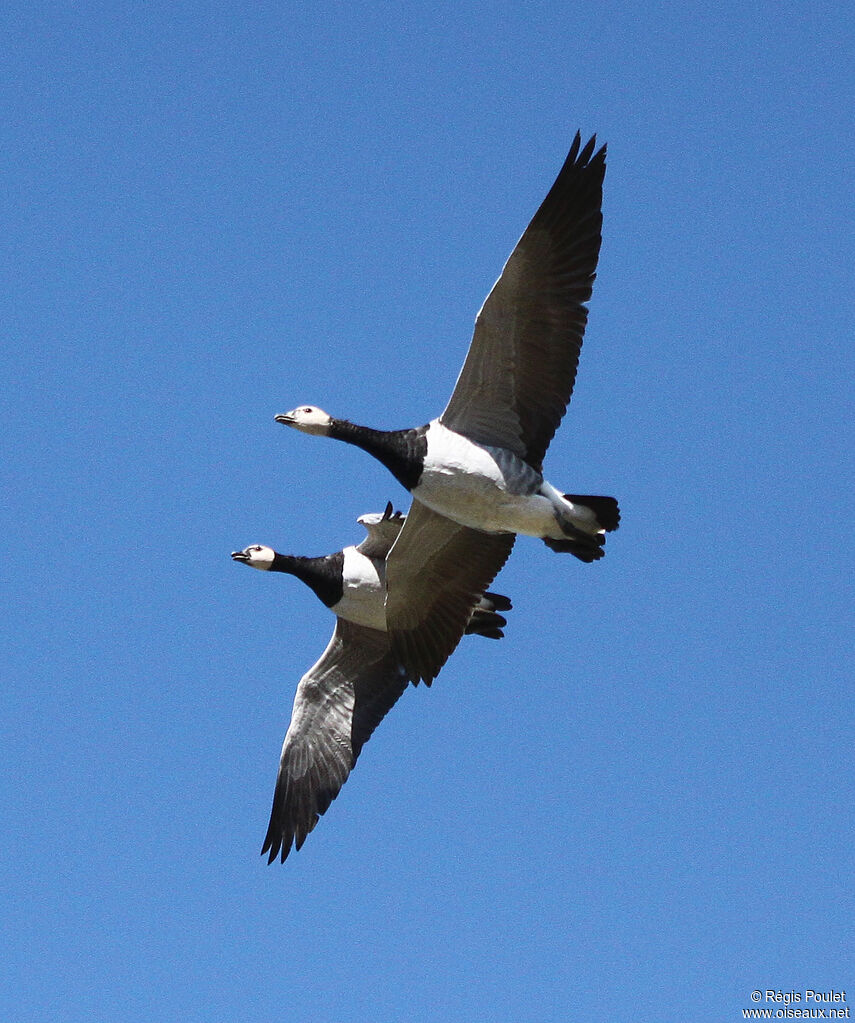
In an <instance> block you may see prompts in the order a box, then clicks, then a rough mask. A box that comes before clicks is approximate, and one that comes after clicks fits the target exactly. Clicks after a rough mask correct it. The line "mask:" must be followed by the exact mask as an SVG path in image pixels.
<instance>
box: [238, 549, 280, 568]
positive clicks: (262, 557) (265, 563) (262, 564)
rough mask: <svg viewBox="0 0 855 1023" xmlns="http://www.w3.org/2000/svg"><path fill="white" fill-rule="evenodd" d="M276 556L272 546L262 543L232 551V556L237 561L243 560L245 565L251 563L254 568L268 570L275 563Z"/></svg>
mask: <svg viewBox="0 0 855 1023" xmlns="http://www.w3.org/2000/svg"><path fill="white" fill-rule="evenodd" d="M275 556H276V553H275V551H274V550H273V548H272V547H264V546H262V545H261V544H253V546H252V547H244V549H243V550H242V551H232V558H233V559H234V560H235V561H242V562H243V563H244V565H251V566H252V567H253V568H258V569H261V571H263V572H267V571H268V570H269V569H270V566H271V565H272V564H273V559H274V557H275Z"/></svg>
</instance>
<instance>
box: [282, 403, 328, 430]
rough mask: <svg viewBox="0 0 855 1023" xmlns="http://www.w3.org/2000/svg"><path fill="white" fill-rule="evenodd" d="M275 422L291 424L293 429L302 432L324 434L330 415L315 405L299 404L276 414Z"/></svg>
mask: <svg viewBox="0 0 855 1023" xmlns="http://www.w3.org/2000/svg"><path fill="white" fill-rule="evenodd" d="M276 422H277V423H284V424H285V425H286V426H293V427H294V429H295V430H302V432H303V433H316V434H326V433H329V429H330V423H331V422H332V417H331V416H328V415H327V413H326V412H324V410H323V409H322V408H318V407H317V406H316V405H300V406H299V407H298V408H295V409H291V411H290V412H285V413H284V414H280V415H278V416H276Z"/></svg>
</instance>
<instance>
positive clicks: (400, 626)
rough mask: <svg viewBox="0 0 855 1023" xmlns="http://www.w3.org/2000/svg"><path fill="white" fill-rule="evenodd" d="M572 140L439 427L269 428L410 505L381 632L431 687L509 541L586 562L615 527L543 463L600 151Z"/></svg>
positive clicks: (289, 421)
mask: <svg viewBox="0 0 855 1023" xmlns="http://www.w3.org/2000/svg"><path fill="white" fill-rule="evenodd" d="M595 145H596V137H594V138H592V139H591V140H590V141H589V142H588V143H587V145H586V146H585V147H584V148H581V140H580V136H579V134H578V133H577V134H576V137H575V139H574V141H573V145H572V147H571V149H570V152H569V154H568V156H567V159H566V160H565V162H564V165H563V167H562V168H561V171H560V173H559V174H558V177H557V179H556V181H555V183H554V184H553V186H552V188H551V189H550V191H549V193H548V194H547V196H546V198H545V199H544V201H543V203H542V204H541V206H540V208H539V209H538V211H537V213H535V215H534V217H533V219H532V221H531V223H530V224H529V225H528V227H527V228H526V230H525V232H524V233H523V235H522V237H521V238H520V240H519V242H517V245H516V247H515V248H514V250H513V252H512V253H511V255H510V258H509V259H508V261H507V263H506V264H505V267H504V269H503V270H502V273H501V275H500V277H499V279H498V280H497V281H496V283H495V284H494V285H493V288H492V290H491V291H490V294H489V295H488V296H487V299H486V301H485V302H484V304H483V306H482V307H481V310H480V312H479V313H478V316H477V318H476V321H475V332H474V335H473V338H472V342H471V345H470V348H469V352H468V354H467V356H466V359H465V361H464V364H463V368H462V370H461V372H460V376H459V377H458V379H457V383H456V385H455V388H454V391H453V392H452V395H451V399H450V401H449V403H448V405H447V406H446V408H445V411H444V412H443V413H442V414H441V415H440V416H439V418H437V419H434V420H432V421H431V422H430V423H428V424H427V425H426V426H420V427H418V428H416V429H409V430H391V431H381V430H372V429H369V428H368V427H364V426H357V425H355V424H353V423H350V422H348V421H347V420H343V419H334V418H332V417H331V416H329V415H328V414H327V413H326V412H324V411H323V410H322V409H319V408H317V407H315V406H312V405H305V406H301V407H298V408H295V409H293V410H292V411H291V412H287V413H285V414H284V415H278V416H276V420H277V421H278V422H280V423H284V424H286V425H287V426H291V427H294V429H297V430H301V431H302V432H304V433H309V434H319V435H323V436H327V437H332V438H334V439H336V440H343V441H346V442H347V443H349V444H354V445H356V446H357V447H361V448H363V449H364V450H366V451H368V452H369V453H370V454H372V455H374V457H375V458H377V459H379V461H380V462H382V463H383V464H384V465H385V466H386V467H387V468H388V469H389V470H390V471H391V472H392V474H393V475H394V476H395V477H396V479H398V481H399V482H400V483H402V484H403V485H404V486H405V487H406V488H407V489H408V490H409V491H410V493H411V494H412V497H413V504H412V508H411V509H410V512H409V514H408V516H407V523H406V526H405V527H404V529H403V530H402V531H401V534H400V536H399V538H398V540H397V541H396V542H395V545H394V547H393V549H392V551H391V553H390V555H389V558H388V563H387V567H386V577H387V597H386V623H387V627H388V630H389V633H390V637H391V641H392V646H393V649H394V650H395V651H396V653H397V654H398V656H399V657H400V659H401V661H402V662H403V663H404V664H405V665H406V668H407V671H408V672H409V673H410V674H411V675H413V676H415V677H421V678H423V679H425V680H426V681H427V680H430V679H431V678H433V677H435V676H436V674H437V672H438V671H439V669H440V668H441V667H442V665H443V664H444V662H445V660H446V659H447V657H448V656H449V655H450V653H451V652H452V650H453V649H454V647H455V646H456V645H457V643H458V642H459V640H460V637H461V635H462V634H463V630H464V628H465V626H466V623H467V621H468V619H469V614H470V611H471V609H472V607H473V605H474V604H475V602H476V600H477V599H478V595H479V594H481V593H483V592H484V590H485V589H486V588H487V586H488V585H489V584H490V582H491V581H492V580H493V578H494V577H495V575H496V573H497V572H498V571H499V569H500V568H501V567H502V565H503V564H504V563H505V561H506V560H507V558H508V556H509V554H510V552H511V548H512V547H513V544H514V540H515V537H516V534H517V533H523V534H526V535H528V536H535V537H540V538H541V539H542V540H543V541H544V543H546V544H547V546H549V547H550V548H552V550H554V551H561V552H568V553H570V554H573V555H575V556H576V557H577V558H579V559H581V560H582V561H586V562H591V561H595V560H597V559H598V558H600V557H602V555H603V544H604V542H605V534H606V533H607V532H610V531H611V530H614V529H617V527H618V523H619V520H620V512H619V509H618V504H617V501H616V500H615V499H614V498H613V497H600V496H589V495H580V494H565V493H563V492H562V491H560V490H558V489H556V488H555V487H554V486H552V485H551V484H550V483H548V482H547V481H546V480H545V479H544V477H543V473H542V467H543V457H544V455H545V453H546V449H547V447H548V446H549V443H550V441H551V440H552V437H553V435H554V434H555V431H556V429H557V428H558V425H559V423H560V422H561V419H562V417H563V416H564V412H565V409H566V406H567V403H568V401H569V400H570V395H571V393H572V391H573V384H574V381H575V378H576V367H577V364H578V360H579V351H580V348H581V345H582V336H583V334H584V331H585V325H586V322H587V317H588V310H587V308H586V306H585V305H584V303H585V302H586V301H587V300H588V299H589V298H590V296H591V288H592V284H593V281H594V278H595V276H596V274H595V271H596V267H597V259H598V257H599V251H600V239H601V228H602V219H603V218H602V212H601V206H602V191H603V178H604V175H605V166H606V164H605V156H606V147H605V146H603V147H602V148H600V149H599V150H598V151H596V152H595Z"/></svg>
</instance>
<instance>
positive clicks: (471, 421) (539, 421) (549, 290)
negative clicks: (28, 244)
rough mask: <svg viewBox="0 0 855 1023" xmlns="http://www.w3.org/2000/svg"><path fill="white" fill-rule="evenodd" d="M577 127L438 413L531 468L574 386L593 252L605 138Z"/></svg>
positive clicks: (489, 299)
mask: <svg viewBox="0 0 855 1023" xmlns="http://www.w3.org/2000/svg"><path fill="white" fill-rule="evenodd" d="M595 144H596V136H595V137H594V138H592V139H591V140H590V142H588V144H587V145H586V146H585V147H584V149H582V150H581V152H580V137H579V134H578V133H577V135H576V138H575V139H574V141H573V146H572V147H571V149H570V153H569V155H568V156H567V159H566V161H565V162H564V166H563V167H562V168H561V171H560V173H559V175H558V177H557V178H556V180H555V183H554V184H553V186H552V188H551V189H550V191H549V194H548V195H547V196H546V198H545V199H544V200H543V203H542V204H541V206H540V209H539V210H538V211H537V213H535V215H534V217H533V219H532V221H531V223H530V224H529V225H528V227H527V228H526V229H525V231H524V232H523V235H522V237H521V238H520V240H519V241H518V242H517V245H516V248H515V249H514V251H513V252H512V253H511V255H510V258H509V259H508V261H507V263H506V264H505V267H504V269H503V270H502V273H501V276H500V277H499V279H498V280H497V281H496V283H495V284H494V285H493V288H492V290H491V291H490V294H489V295H488V296H487V298H486V300H485V302H484V305H483V306H482V307H481V311H480V312H479V313H478V316H477V318H476V321H475V333H474V335H473V338H472V344H471V345H470V348H469V353H468V355H467V356H466V360H465V362H464V364H463V369H462V370H461V372H460V376H459V377H458V379H457V384H456V385H455V387H454V391H453V393H452V395H451V400H450V401H449V403H448V406H447V408H446V409H445V411H444V412H443V413H442V416H441V417H440V421H441V422H442V423H443V424H444V425H445V426H447V427H449V429H452V430H456V431H458V432H459V433H462V434H465V435H466V436H467V437H470V438H472V440H476V441H478V442H480V443H482V444H492V445H495V446H497V447H505V448H509V449H510V450H511V451H513V452H514V453H515V454H517V455H519V456H520V457H521V458H524V459H525V460H526V461H527V462H528V463H529V464H530V465H532V466H534V468H536V469H538V470H539V469H540V468H541V463H542V461H543V456H544V454H545V453H546V449H547V448H548V447H549V442H550V441H551V440H552V437H553V436H554V434H555V431H556V429H557V428H558V424H559V423H560V422H561V419H562V417H563V416H564V411H565V409H566V407H567V402H568V401H569V400H570V395H571V394H572V392H573V384H574V382H575V379H576V366H577V364H578V361H579V350H580V348H581V347H582V336H583V334H584V332H585V324H586V323H587V319H588V310H587V309H586V307H585V306H584V304H583V303H584V302H586V301H587V300H588V299H589V298H590V297H591V287H592V284H593V282H594V277H595V276H596V273H595V271H596V269H597V259H598V257H599V253H600V234H601V229H602V223H603V216H602V212H601V207H602V198H603V177H604V175H605V171H606V147H605V146H603V147H602V148H601V149H600V150H598V151H597V152H596V153H595V152H594V148H595Z"/></svg>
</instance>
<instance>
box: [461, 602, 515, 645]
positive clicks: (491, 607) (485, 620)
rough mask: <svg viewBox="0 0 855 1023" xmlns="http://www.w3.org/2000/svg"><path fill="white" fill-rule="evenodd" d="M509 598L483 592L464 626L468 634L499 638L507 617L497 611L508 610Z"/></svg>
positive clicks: (509, 606) (509, 607)
mask: <svg viewBox="0 0 855 1023" xmlns="http://www.w3.org/2000/svg"><path fill="white" fill-rule="evenodd" d="M512 606H513V605H512V604H511V602H510V600H508V598H507V597H503V596H502V594H501V593H490V592H489V591H488V592H487V593H485V594H484V595H483V596H482V597H481V599H480V600H479V601H478V603H477V604H476V605H475V607H474V609H473V611H472V617H471V618H470V619H469V624H468V625H467V626H466V632H467V633H468V634H470V635H476V636H486V637H487V638H488V639H501V638H502V636H504V632H502V629H503V628H504V626H506V625H507V624H508V620H507V618H505V617H504V616H503V615H500V614H498V612H499V611H510V609H511V607H512Z"/></svg>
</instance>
